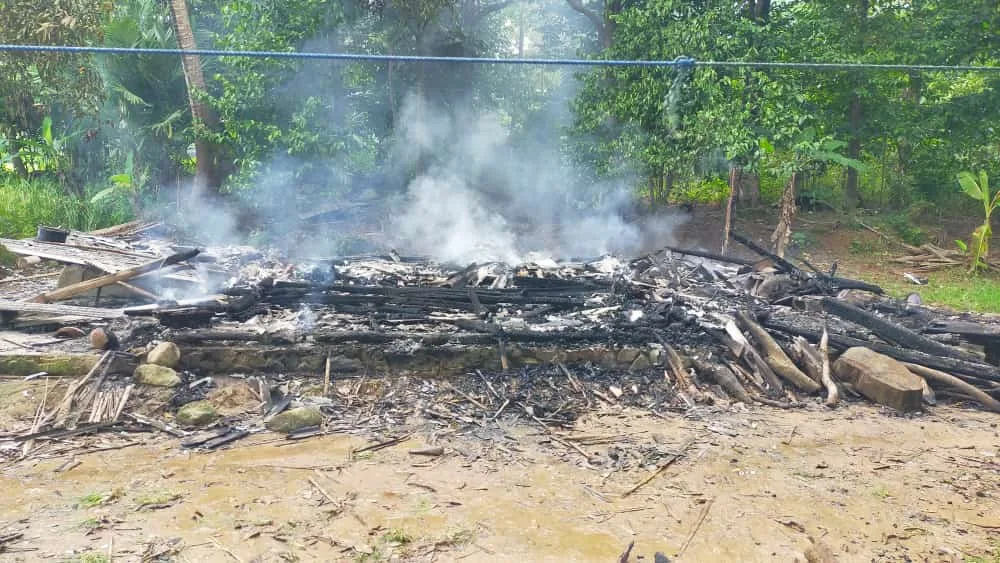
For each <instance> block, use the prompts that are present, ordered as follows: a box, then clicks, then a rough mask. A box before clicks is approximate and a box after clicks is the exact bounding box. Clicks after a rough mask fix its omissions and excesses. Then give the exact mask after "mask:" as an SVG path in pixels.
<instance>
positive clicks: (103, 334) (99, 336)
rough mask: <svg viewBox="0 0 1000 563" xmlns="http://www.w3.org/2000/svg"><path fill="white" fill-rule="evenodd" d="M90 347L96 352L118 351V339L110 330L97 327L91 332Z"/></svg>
mask: <svg viewBox="0 0 1000 563" xmlns="http://www.w3.org/2000/svg"><path fill="white" fill-rule="evenodd" d="M90 346H91V347H92V348H94V349H95V350H117V349H118V346H119V344H118V337H117V336H115V333H113V332H111V331H110V330H106V329H103V328H101V327H97V328H95V329H94V330H92V331H90Z"/></svg>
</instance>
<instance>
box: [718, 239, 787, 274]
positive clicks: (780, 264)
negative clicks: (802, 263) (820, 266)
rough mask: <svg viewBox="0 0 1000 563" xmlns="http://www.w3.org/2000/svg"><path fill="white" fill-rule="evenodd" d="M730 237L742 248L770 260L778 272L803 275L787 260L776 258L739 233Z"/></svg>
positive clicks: (776, 256) (773, 254) (775, 255)
mask: <svg viewBox="0 0 1000 563" xmlns="http://www.w3.org/2000/svg"><path fill="white" fill-rule="evenodd" d="M732 236H733V239H734V240H735V241H736V242H738V243H740V244H742V245H743V246H745V247H747V248H749V249H750V250H752V251H754V252H756V253H757V254H760V255H761V256H764V257H765V258H770V259H771V261H772V262H774V266H775V267H776V268H777V269H778V270H779V271H781V272H784V273H786V274H798V275H800V276H801V275H803V274H804V272H803V271H802V270H801V269H799V267H798V266H796V265H795V264H792V263H791V262H789V261H788V260H785V259H784V258H782V257H781V256H778V255H777V254H775V253H773V252H770V251H769V250H767V249H766V248H764V247H762V246H761V245H759V244H757V243H756V242H754V241H752V240H750V239H749V238H747V237H745V236H743V235H741V234H739V233H733V234H732Z"/></svg>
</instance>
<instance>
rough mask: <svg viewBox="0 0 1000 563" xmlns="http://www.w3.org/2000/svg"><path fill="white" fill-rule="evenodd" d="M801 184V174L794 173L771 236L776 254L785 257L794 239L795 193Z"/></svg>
mask: <svg viewBox="0 0 1000 563" xmlns="http://www.w3.org/2000/svg"><path fill="white" fill-rule="evenodd" d="M798 184H799V174H798V173H792V178H791V179H790V180H788V185H787V186H785V191H784V193H782V194H781V211H780V212H779V213H780V216H779V219H778V226H777V228H775V229H774V233H773V234H772V235H771V242H772V243H773V244H774V253H775V254H777V255H778V256H780V257H782V258H784V257H785V248H787V247H788V242H789V241H790V240H791V239H792V222H793V221H794V220H795V211H796V209H795V191H796V189H797V188H798Z"/></svg>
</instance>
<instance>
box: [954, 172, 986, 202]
mask: <svg viewBox="0 0 1000 563" xmlns="http://www.w3.org/2000/svg"><path fill="white" fill-rule="evenodd" d="M958 185H959V186H961V187H962V191H963V192H965V194H966V195H968V196H969V197H971V198H972V199H975V200H979V201H982V200H984V199H985V196H984V195H983V190H982V189H980V187H979V183H977V182H976V177H975V176H974V175H973V174H972V172H968V171H966V172H959V174H958Z"/></svg>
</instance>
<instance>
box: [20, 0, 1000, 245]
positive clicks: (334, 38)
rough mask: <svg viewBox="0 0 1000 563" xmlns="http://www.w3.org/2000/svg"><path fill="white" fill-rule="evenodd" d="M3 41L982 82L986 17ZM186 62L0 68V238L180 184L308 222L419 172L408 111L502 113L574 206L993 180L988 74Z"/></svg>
mask: <svg viewBox="0 0 1000 563" xmlns="http://www.w3.org/2000/svg"><path fill="white" fill-rule="evenodd" d="M39 6H41V7H39ZM0 42H2V43H44V44H86V45H107V46H125V47H176V46H177V45H181V46H182V47H193V46H195V45H197V46H198V47H201V48H221V49H238V50H274V51H293V50H301V51H338V52H361V53H384V54H405V55H410V54H418V55H440V56H499V57H513V56H523V57H560V56H568V57H597V58H614V59H674V58H675V57H677V56H681V55H684V56H690V57H694V58H695V59H697V60H727V61H779V62H780V61H786V62H795V61H824V62H869V63H919V64H934V65H995V64H997V56H998V55H997V53H1000V7H998V2H997V1H996V0H970V1H969V2H937V1H930V0H921V1H913V2H899V1H896V0H891V1H889V0H848V1H845V2H839V3H836V2H825V1H806V0H788V1H784V2H774V3H771V2H770V1H769V0H741V1H738V2H733V1H717V0H648V1H639V0H603V1H602V0H520V1H518V0H408V1H406V2H396V1H393V0H380V1H373V0H283V1H277V0H264V1H261V0H188V1H187V2H185V1H184V0H169V1H163V0H119V1H116V2H108V1H105V0H60V1H59V2H44V3H38V2H33V1H30V0H12V1H9V2H4V3H3V4H2V5H0ZM183 62H184V64H182V60H180V59H178V58H176V57H164V56H145V55H144V56H79V55H62V54H52V53H46V54H13V53H3V54H0V71H2V72H0V133H2V134H0V166H2V168H0V209H2V211H3V215H2V217H0V234H4V235H11V234H17V235H23V234H29V233H30V232H31V231H32V230H33V229H34V225H35V223H36V222H39V221H45V222H49V223H59V224H64V225H67V226H73V227H81V228H85V227H92V226H96V225H103V224H107V223H111V222H115V221H120V220H122V219H124V218H126V217H128V216H130V215H133V214H137V213H169V212H171V210H173V209H175V208H176V207H177V206H183V205H184V202H185V201H186V198H187V197H188V195H189V194H190V193H191V192H192V191H199V192H201V191H206V192H207V193H208V194H213V193H216V192H218V193H222V194H231V195H232V196H235V197H236V198H237V199H242V200H245V201H247V202H252V203H248V205H251V206H257V207H260V206H264V207H267V206H269V205H273V204H274V202H275V201H279V202H280V203H281V205H283V206H287V205H292V206H293V207H295V208H297V209H300V210H301V209H308V208H310V207H312V206H314V205H315V202H316V200H317V198H319V197H321V198H323V199H324V200H326V201H336V200H338V199H339V200H341V201H348V202H349V201H353V200H355V199H357V198H359V197H361V195H362V194H365V193H369V192H375V193H377V194H379V195H382V196H386V197H389V196H392V195H393V194H396V193H398V192H399V191H401V190H403V189H404V188H405V186H406V183H407V181H408V179H410V178H412V177H413V176H414V175H415V174H417V173H418V172H419V171H420V168H421V167H427V166H430V165H432V161H433V155H417V158H400V152H401V151H406V150H408V149H409V148H410V147H406V146H400V143H397V142H394V139H396V136H395V133H396V132H397V131H398V130H399V129H400V128H401V127H403V126H405V125H406V124H405V123H403V120H405V119H407V117H406V116H412V115H413V114H412V112H414V111H416V112H417V115H420V112H421V111H430V108H427V107H423V105H426V106H434V107H435V108H439V109H440V108H447V109H449V110H452V111H454V110H457V109H458V108H462V109H464V110H466V111H468V110H471V111H480V110H489V111H492V112H495V113H496V114H497V115H498V116H500V119H499V123H500V124H501V125H502V127H503V128H504V129H505V131H506V134H508V135H509V136H510V138H511V139H512V140H513V144H515V145H518V144H520V145H522V146H533V145H537V146H541V145H542V144H544V145H546V146H548V147H549V148H550V150H552V149H553V148H555V149H558V151H559V152H560V153H561V155H562V156H563V157H564V158H565V159H566V160H567V161H572V162H574V163H575V164H576V167H575V168H574V170H576V171H578V172H579V175H578V176H575V177H566V178H565V181H566V182H572V183H575V184H579V186H580V192H581V194H584V193H585V192H587V190H584V187H585V186H588V185H603V184H601V183H600V182H598V180H600V179H601V178H602V177H604V178H608V177H618V178H627V179H628V180H629V181H630V182H631V183H632V184H633V186H634V188H635V193H636V194H637V196H641V197H642V198H643V199H642V201H645V202H646V203H647V204H648V205H659V204H663V203H667V202H675V201H681V200H687V201H709V202H720V201H724V200H725V199H726V198H727V197H728V194H729V191H730V185H734V186H736V187H737V189H738V191H739V194H738V195H739V199H743V200H750V201H756V200H758V199H762V200H763V201H765V202H774V201H776V200H777V199H778V197H779V195H780V193H781V191H782V190H783V189H784V187H785V186H786V185H788V184H789V182H794V183H795V185H796V186H797V187H798V190H799V192H800V193H799V198H800V199H803V198H805V199H808V200H810V201H812V202H813V203H814V204H815V203H817V202H818V204H820V205H824V206H829V207H833V208H837V209H846V210H852V209H855V208H857V207H859V206H860V207H867V208H881V209H889V210H893V211H897V212H900V211H909V210H916V211H919V210H922V209H928V208H933V209H937V210H941V209H945V210H947V209H952V210H968V211H973V212H976V213H981V211H980V207H981V206H979V205H978V204H976V203H975V202H974V201H973V200H972V199H971V198H966V197H965V196H963V195H961V194H962V192H961V191H960V189H959V184H958V182H957V180H956V178H957V175H958V174H959V173H960V172H963V171H974V172H975V174H977V177H978V174H979V172H980V171H984V172H985V174H986V175H987V176H988V177H994V178H995V177H996V176H997V173H998V172H1000V152H998V147H1000V145H998V142H997V137H996V131H995V127H996V126H997V125H998V124H1000V91H998V86H1000V73H976V72H917V71H909V72H902V71H893V72H883V71H849V72H848V71H829V70H822V71H819V70H815V69H809V68H803V69H760V68H747V67H717V66H697V67H695V68H694V69H693V70H691V69H688V68H684V67H677V68H659V69H646V68H623V67H616V68H613V69H610V68H602V69H597V70H594V71H592V72H577V71H571V70H566V69H556V68H553V67H532V66H499V65H489V66H487V65H445V64H415V63H406V64H403V63H346V62H324V61H308V62H306V61H294V60H289V59H280V60H279V59H259V58H253V59H250V58H238V57H223V58H210V59H201V60H193V59H189V60H186V61H183ZM414 100H416V101H414ZM408 104H409V105H408ZM413 104H416V105H417V107H416V109H414V108H413V107H410V106H412V105H413ZM437 142H441V143H447V142H448V139H439V140H437ZM276 178H277V179H278V180H275V179H276ZM967 193H968V190H967ZM592 195H593V194H587V196H586V197H590V196H592ZM247 196H250V197H247ZM588 201H589V200H588ZM582 204H584V205H585V204H586V201H585V202H583V203H582Z"/></svg>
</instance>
